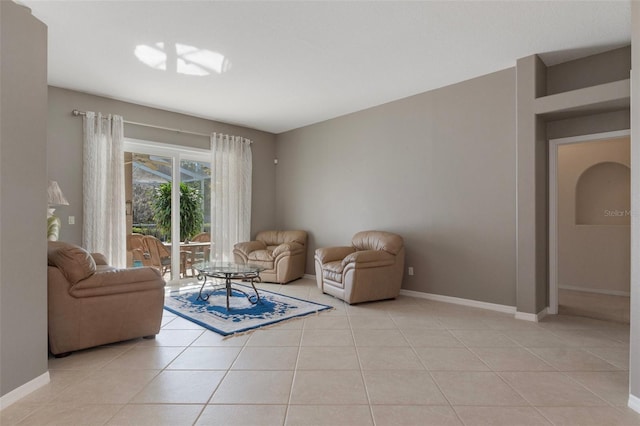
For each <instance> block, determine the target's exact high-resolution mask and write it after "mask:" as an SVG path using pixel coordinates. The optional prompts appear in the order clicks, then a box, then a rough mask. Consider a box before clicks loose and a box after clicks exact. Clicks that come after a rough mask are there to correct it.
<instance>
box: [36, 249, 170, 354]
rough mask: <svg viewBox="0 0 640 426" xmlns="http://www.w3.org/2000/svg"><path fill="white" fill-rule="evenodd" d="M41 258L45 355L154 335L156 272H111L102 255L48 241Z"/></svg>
mask: <svg viewBox="0 0 640 426" xmlns="http://www.w3.org/2000/svg"><path fill="white" fill-rule="evenodd" d="M47 254H48V264H49V266H48V268H47V288H48V320H49V349H50V350H51V353H53V354H54V355H56V356H62V355H66V354H68V353H69V352H72V351H76V350H79V349H84V348H89V347H93V346H99V345H104V344H107V343H113V342H119V341H122V340H128V339H134V338H137V337H152V336H154V335H156V334H158V332H159V331H160V323H161V321H162V309H163V305H164V285H165V282H164V280H163V279H162V278H161V277H160V272H159V271H158V270H157V269H155V268H133V269H116V268H115V267H113V266H109V265H108V264H107V261H106V259H105V257H104V256H103V255H101V254H98V253H92V254H89V253H88V252H87V251H86V250H84V249H83V248H81V247H78V246H76V245H73V244H69V243H64V242H60V241H50V242H49V243H48V253H47Z"/></svg>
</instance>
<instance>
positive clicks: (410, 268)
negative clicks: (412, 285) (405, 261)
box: [409, 266, 413, 275]
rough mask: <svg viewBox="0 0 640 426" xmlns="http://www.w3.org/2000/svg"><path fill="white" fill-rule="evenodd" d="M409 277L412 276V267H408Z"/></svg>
mask: <svg viewBox="0 0 640 426" xmlns="http://www.w3.org/2000/svg"><path fill="white" fill-rule="evenodd" d="M409 275H413V266H409Z"/></svg>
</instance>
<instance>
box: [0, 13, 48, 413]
mask: <svg viewBox="0 0 640 426" xmlns="http://www.w3.org/2000/svg"><path fill="white" fill-rule="evenodd" d="M0 50H1V51H2V62H1V66H0V92H1V93H2V96H0V395H2V396H5V395H7V393H8V392H10V391H12V390H14V389H16V388H18V387H20V386H22V385H23V384H25V383H28V382H30V381H31V380H34V379H36V378H38V377H40V376H42V375H43V374H45V373H46V372H47V284H46V282H47V278H46V267H47V266H46V265H47V259H46V250H47V243H46V237H45V236H46V235H47V225H46V218H47V213H46V208H47V193H46V191H47V172H46V152H47V148H46V135H47V134H46V131H47V128H46V121H47V109H46V108H47V27H46V26H45V25H44V24H42V23H41V22H40V21H38V20H37V19H35V18H34V17H32V16H31V13H30V11H29V10H28V9H26V8H24V7H22V6H18V5H16V4H15V3H13V2H10V1H0ZM5 401H6V399H5Z"/></svg>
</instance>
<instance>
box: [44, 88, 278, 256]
mask: <svg viewBox="0 0 640 426" xmlns="http://www.w3.org/2000/svg"><path fill="white" fill-rule="evenodd" d="M73 109H79V110H81V111H95V112H102V113H103V114H118V115H122V116H123V117H124V119H125V120H128V121H133V122H140V123H147V124H154V125H158V126H164V127H172V128H178V129H185V130H190V131H194V132H200V133H211V132H220V133H228V134H231V135H236V136H242V137H245V138H249V139H251V140H252V141H253V142H254V143H253V145H252V146H251V150H252V154H253V188H252V189H253V190H252V214H251V229H252V232H253V233H254V234H255V232H257V231H260V230H262V229H267V228H272V227H273V226H274V225H275V222H276V220H275V184H274V182H275V166H274V164H273V159H274V158H275V149H276V148H275V144H276V138H275V135H273V134H271V133H266V132H261V131H258V130H253V129H248V128H245V127H239V126H233V125H230V124H225V123H220V122H216V121H211V120H204V119H201V118H196V117H192V116H188V115H184V114H177V113H173V112H169V111H164V110H159V109H155V108H149V107H145V106H141V105H136V104H132V103H128V102H121V101H116V100H113V99H108V98H104V97H100V96H93V95H89V94H86V93H80V92H76V91H72V90H66V89H60V88H57V87H49V125H48V134H47V137H48V141H47V146H48V156H47V165H48V169H49V177H50V179H53V180H56V181H58V183H59V184H60V187H61V188H62V191H63V192H64V194H65V196H66V197H67V200H69V204H70V205H69V206H63V207H59V208H57V209H56V214H57V215H58V216H59V217H60V218H61V220H62V229H61V231H60V239H61V240H64V241H69V242H73V243H76V244H80V243H81V242H82V117H74V116H73V115H72V114H71V111H72V110H73ZM124 134H125V137H130V138H134V139H142V140H148V141H154V142H163V143H171V144H177V145H183V146H189V147H196V148H207V149H208V148H209V146H210V141H209V138H207V137H203V136H194V135H189V134H184V133H182V134H178V133H176V132H169V131H165V130H158V129H152V128H149V127H142V126H135V125H130V124H125V129H124ZM69 216H75V219H76V224H75V225H69V224H68V217H69Z"/></svg>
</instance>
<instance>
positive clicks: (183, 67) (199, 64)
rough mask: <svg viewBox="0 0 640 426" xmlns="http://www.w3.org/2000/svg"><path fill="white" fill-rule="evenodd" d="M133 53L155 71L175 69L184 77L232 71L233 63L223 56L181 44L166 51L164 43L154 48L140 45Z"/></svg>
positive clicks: (176, 44)
mask: <svg viewBox="0 0 640 426" xmlns="http://www.w3.org/2000/svg"><path fill="white" fill-rule="evenodd" d="M133 53H134V55H135V56H136V58H138V60H139V61H140V62H142V63H143V64H145V65H147V66H149V67H151V68H153V69H156V70H161V71H167V70H168V69H169V70H172V69H175V72H177V73H178V74H184V75H193V76H206V75H210V74H211V73H216V74H222V73H224V72H227V71H229V70H230V69H231V62H230V61H229V60H228V59H227V58H225V57H224V55H223V54H221V53H218V52H213V51H211V50H207V49H200V48H197V47H195V46H189V45H187V44H181V43H175V44H173V45H169V46H168V47H167V48H166V49H165V44H164V43H162V42H158V43H155V44H154V45H153V46H150V45H147V44H139V45H137V46H136V48H135V50H134V52H133Z"/></svg>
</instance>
